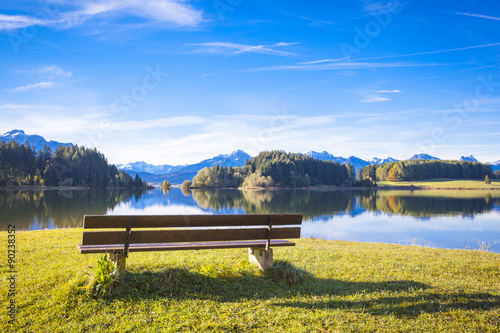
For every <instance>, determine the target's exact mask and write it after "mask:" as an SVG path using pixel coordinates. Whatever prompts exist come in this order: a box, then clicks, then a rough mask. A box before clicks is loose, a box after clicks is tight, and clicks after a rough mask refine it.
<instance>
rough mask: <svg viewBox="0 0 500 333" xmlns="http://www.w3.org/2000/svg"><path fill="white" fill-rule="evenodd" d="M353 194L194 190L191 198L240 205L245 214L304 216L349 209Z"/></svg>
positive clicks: (222, 206) (220, 207)
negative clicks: (294, 214) (299, 214)
mask: <svg viewBox="0 0 500 333" xmlns="http://www.w3.org/2000/svg"><path fill="white" fill-rule="evenodd" d="M356 195H357V193H356V192H353V191H308V190H280V191H265V190H262V191H260V190H193V198H194V199H195V200H196V202H197V203H198V205H199V206H201V207H203V208H212V209H215V210H217V211H219V210H223V209H228V208H233V209H239V208H241V209H243V210H244V211H245V213H248V214H268V213H302V214H304V217H305V218H306V219H312V218H315V217H320V216H325V215H333V214H338V213H347V212H350V211H352V210H353V209H354V205H355V202H356Z"/></svg>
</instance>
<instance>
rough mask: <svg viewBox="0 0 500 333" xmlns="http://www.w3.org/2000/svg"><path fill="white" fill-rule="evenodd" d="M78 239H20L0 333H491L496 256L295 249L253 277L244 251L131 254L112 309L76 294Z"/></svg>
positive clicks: (358, 246) (83, 264) (279, 252)
mask: <svg viewBox="0 0 500 333" xmlns="http://www.w3.org/2000/svg"><path fill="white" fill-rule="evenodd" d="M81 232H82V230H81V229H60V230H54V231H28V232H17V234H16V236H17V238H16V245H17V249H18V252H17V258H16V259H17V269H18V285H17V296H16V302H17V306H18V313H17V319H18V323H17V325H14V326H11V325H9V324H8V323H7V320H8V318H7V316H6V312H7V311H6V306H5V305H6V304H8V303H7V302H8V298H7V284H6V283H5V278H4V277H5V276H6V275H7V273H6V272H7V270H8V268H7V267H6V260H4V258H6V256H7V254H6V250H7V246H6V245H5V244H6V243H7V242H6V240H7V233H6V232H1V233H0V239H1V240H2V242H1V243H2V244H4V245H3V246H2V248H1V249H0V256H1V258H2V260H0V265H1V266H0V271H1V274H2V284H1V290H0V303H1V304H2V307H1V308H2V309H1V313H0V320H1V324H0V331H8V330H13V331H16V332H135V331H137V332H144V331H147V332H184V331H187V332H189V331H191V332H249V331H250V332H375V331H377V332H498V330H499V329H498V328H499V327H500V254H495V253H489V252H480V251H469V250H443V249H433V248H426V247H419V246H403V245H391V244H378V243H355V242H343V241H324V240H317V239H301V240H298V241H297V246H296V247H293V248H276V249H275V250H274V256H275V262H276V266H278V267H277V269H276V270H274V271H271V272H269V273H268V274H266V275H262V274H261V273H259V272H258V271H257V270H256V269H255V268H254V267H253V266H251V265H250V264H249V263H248V262H247V260H246V250H245V249H234V250H212V251H193V252H191V251H178V252H150V253H132V254H131V255H130V258H129V259H128V261H127V270H128V272H127V274H126V276H125V278H124V280H123V281H122V283H121V285H120V286H119V287H118V289H116V290H115V293H114V294H113V295H112V297H111V298H93V297H89V296H86V295H85V294H84V293H82V292H79V291H78V290H77V288H76V287H77V286H79V285H81V284H82V282H83V281H84V280H86V279H87V280H88V279H89V276H88V275H87V274H88V273H91V269H90V268H89V267H88V266H92V265H95V263H96V261H97V258H98V255H81V254H79V253H78V251H77V249H76V245H77V244H78V243H79V242H80V238H81Z"/></svg>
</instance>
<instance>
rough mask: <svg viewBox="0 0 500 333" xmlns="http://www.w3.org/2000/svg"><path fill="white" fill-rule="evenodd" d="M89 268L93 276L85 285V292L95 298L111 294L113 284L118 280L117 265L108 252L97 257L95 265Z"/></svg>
mask: <svg viewBox="0 0 500 333" xmlns="http://www.w3.org/2000/svg"><path fill="white" fill-rule="evenodd" d="M90 268H91V269H92V271H93V272H94V276H93V277H92V279H91V280H90V282H89V284H88V286H87V293H88V294H89V295H90V296H93V297H96V298H99V297H109V296H111V294H112V292H113V290H114V288H115V286H116V285H117V284H118V283H119V282H120V273H119V270H118V268H119V267H118V265H117V264H115V263H113V262H112V261H111V259H110V258H109V254H107V253H105V254H104V255H102V256H101V257H99V258H98V259H97V265H96V266H95V267H90Z"/></svg>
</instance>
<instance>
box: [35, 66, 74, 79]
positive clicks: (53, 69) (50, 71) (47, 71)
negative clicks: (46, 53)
mask: <svg viewBox="0 0 500 333" xmlns="http://www.w3.org/2000/svg"><path fill="white" fill-rule="evenodd" d="M35 72H36V73H39V74H44V75H52V76H57V77H61V78H68V79H69V78H70V77H72V76H73V73H71V72H69V71H65V70H64V69H62V68H61V67H58V66H54V65H51V66H40V67H39V68H38V69H37V70H35Z"/></svg>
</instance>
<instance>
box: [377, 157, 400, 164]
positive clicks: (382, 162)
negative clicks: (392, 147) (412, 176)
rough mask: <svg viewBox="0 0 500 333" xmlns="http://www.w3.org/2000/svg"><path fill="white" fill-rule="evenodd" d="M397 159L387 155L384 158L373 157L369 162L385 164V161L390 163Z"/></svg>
mask: <svg viewBox="0 0 500 333" xmlns="http://www.w3.org/2000/svg"><path fill="white" fill-rule="evenodd" d="M398 161H399V160H397V159H395V158H392V157H389V156H388V157H387V158H384V159H381V158H378V157H374V158H372V160H371V164H386V163H392V162H398Z"/></svg>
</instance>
